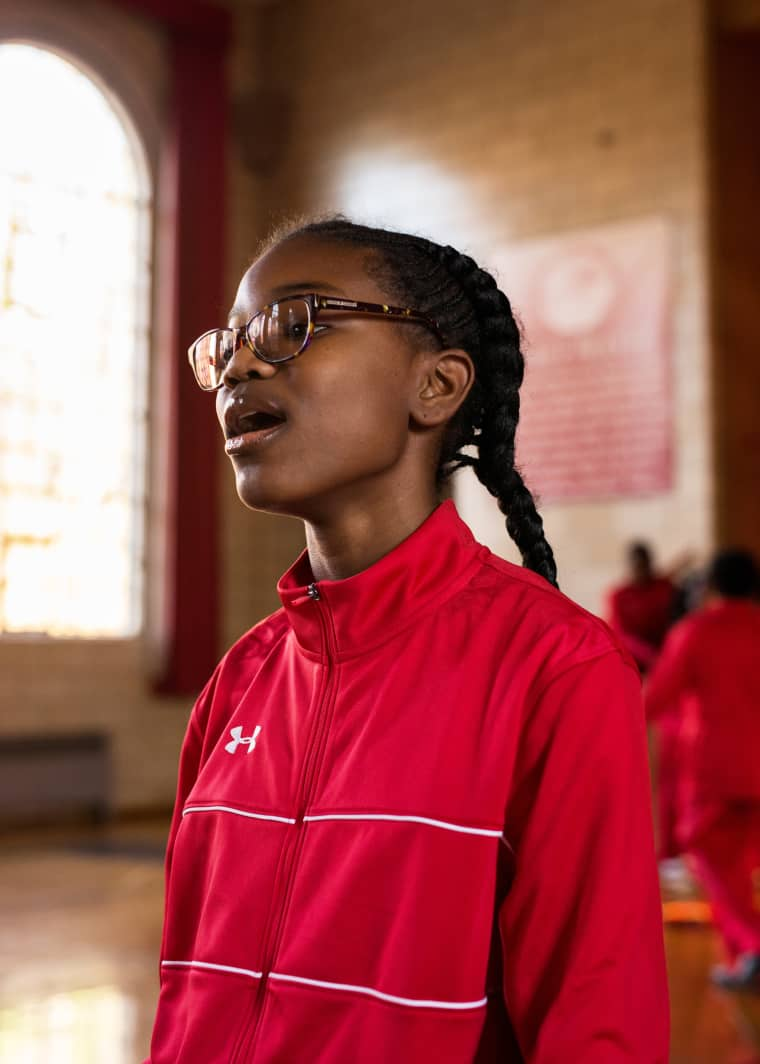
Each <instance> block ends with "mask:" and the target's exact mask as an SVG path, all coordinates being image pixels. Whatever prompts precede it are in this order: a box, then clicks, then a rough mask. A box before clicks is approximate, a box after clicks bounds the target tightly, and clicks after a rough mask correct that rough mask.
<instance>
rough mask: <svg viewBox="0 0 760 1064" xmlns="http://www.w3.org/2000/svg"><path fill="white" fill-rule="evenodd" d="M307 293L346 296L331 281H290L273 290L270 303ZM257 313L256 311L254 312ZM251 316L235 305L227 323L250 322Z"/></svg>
mask: <svg viewBox="0 0 760 1064" xmlns="http://www.w3.org/2000/svg"><path fill="white" fill-rule="evenodd" d="M306 292H334V293H335V295H338V296H345V292H344V291H343V289H342V288H338V286H337V285H334V284H330V282H329V281H290V282H288V283H287V284H280V285H277V286H276V287H275V288H273V289H272V290H271V299H270V300H269V302H272V303H273V302H274V301H275V300H277V299H283V298H284V297H285V296H291V295H301V294H303V293H306ZM254 313H256V311H254ZM250 317H251V315H250V313H249V312H248V309H247V308H246V307H242V306H240V305H239V304H237V303H236V304H235V305H234V306H233V307H231V308H230V309H229V311H228V312H227V321H229V320H230V318H243V319H244V320H246V321H247V320H248V318H250Z"/></svg>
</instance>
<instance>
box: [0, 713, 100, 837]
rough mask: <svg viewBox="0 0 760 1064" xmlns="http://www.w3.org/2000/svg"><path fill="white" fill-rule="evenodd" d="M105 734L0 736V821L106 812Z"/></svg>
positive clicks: (94, 816) (67, 817) (53, 819)
mask: <svg viewBox="0 0 760 1064" xmlns="http://www.w3.org/2000/svg"><path fill="white" fill-rule="evenodd" d="M110 791H111V771H110V750H109V742H108V736H107V735H105V734H103V733H101V732H68V733H65V734H60V735H45V736H40V735H5V736H0V824H4V825H6V826H7V825H11V824H12V825H16V824H24V823H55V822H56V821H63V820H71V819H72V818H73V817H74V816H77V815H78V816H81V815H82V814H86V815H87V816H88V818H89V819H91V820H92V821H94V822H98V823H100V822H102V821H104V820H106V819H107V818H108V816H109V813H110V808H111V802H110Z"/></svg>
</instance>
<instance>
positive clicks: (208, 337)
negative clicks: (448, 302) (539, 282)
mask: <svg viewBox="0 0 760 1064" xmlns="http://www.w3.org/2000/svg"><path fill="white" fill-rule="evenodd" d="M341 310H342V311H348V313H350V314H370V315H374V316H376V317H381V318H385V319H386V320H388V321H409V322H415V323H416V324H418V325H424V326H426V327H427V328H428V329H431V330H432V332H434V333H435V335H436V336H437V337H438V339H439V340H440V341H441V343H443V337H442V335H441V332H440V329H439V328H438V325H437V324H436V322H434V321H433V319H432V318H429V317H427V315H425V314H421V313H420V312H419V311H416V310H410V309H409V308H408V307H390V306H388V305H387V303H362V302H357V301H356V300H353V299H336V298H333V297H332V296H320V295H317V294H316V293H315V292H309V293H306V294H305V295H294V296H288V297H287V298H285V299H276V300H275V301H274V303H270V304H269V306H266V307H264V308H263V310H260V311H259V312H258V314H254V315H253V317H252V318H250V319H249V320H248V321H247V322H246V324H245V325H243V326H242V328H239V329H211V330H209V332H205V333H204V334H203V335H202V336H199V337H198V339H197V340H196V341H195V343H194V344H191V346H190V347H189V348H188V351H187V357H188V358H189V360H190V365H191V367H192V370H193V373H194V374H195V379H196V380H197V382H198V384H199V385H200V386H201V388H203V390H204V391H205V392H213V391H215V390H216V389H217V388H219V387H221V384H222V378H223V376H224V371H225V369H226V368H227V365H228V364H229V361H230V359H231V358H232V357H233V355H234V354H235V353H236V351H238V350H239V349H240V347H241V346H242V345H243V344H245V345H246V346H247V347H249V348H250V349H251V351H253V353H254V355H256V357H257V358H260V359H261V360H262V362H269V363H271V364H273V365H274V364H277V363H280V362H289V361H290V360H291V359H293V358H296V357H297V356H298V355H300V354H302V353H303V352H304V351H305V350H306V348H307V347H308V346H309V344H310V343H311V339H312V337H313V336H314V325H315V322H316V321H317V318H318V317H319V313H320V311H341Z"/></svg>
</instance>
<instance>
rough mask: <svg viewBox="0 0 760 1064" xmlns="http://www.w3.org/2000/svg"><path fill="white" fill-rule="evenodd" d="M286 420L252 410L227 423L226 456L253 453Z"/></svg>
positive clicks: (275, 433) (265, 412)
mask: <svg viewBox="0 0 760 1064" xmlns="http://www.w3.org/2000/svg"><path fill="white" fill-rule="evenodd" d="M285 422H286V419H285V418H284V417H280V416H279V415H277V414H272V413H270V412H268V411H264V410H252V411H251V412H250V413H248V414H241V415H240V416H239V417H235V418H234V419H233V420H232V423H230V422H228V423H227V429H226V433H227V442H226V444H225V446H224V449H225V451H226V452H227V454H228V455H233V454H247V453H249V452H250V453H253V452H254V451H255V450H256V449H258V447H259V446H261V445H262V444H264V443H266V441H267V440H269V439H270V438H271V437H272V436H276V435H277V433H278V431H279V430H280V429H281V428H282V427H283V426H284V425H285Z"/></svg>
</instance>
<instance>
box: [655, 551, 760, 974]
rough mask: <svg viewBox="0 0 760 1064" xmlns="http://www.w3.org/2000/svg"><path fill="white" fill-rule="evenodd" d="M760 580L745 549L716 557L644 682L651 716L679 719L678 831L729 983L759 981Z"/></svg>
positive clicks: (717, 969) (720, 967) (716, 971)
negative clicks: (702, 595) (702, 598)
mask: <svg viewBox="0 0 760 1064" xmlns="http://www.w3.org/2000/svg"><path fill="white" fill-rule="evenodd" d="M759 587H760V579H759V578H758V568H757V565H756V563H755V561H754V559H753V558H752V556H751V555H750V554H748V553H747V552H744V551H738V550H732V551H724V552H722V553H720V554H718V555H717V556H716V557H715V559H714V561H713V563H712V565H711V567H710V571H709V576H708V588H709V594H708V598H707V600H706V603H705V606H704V608H703V609H701V610H699V611H697V612H696V613H693V614H691V615H689V616H688V617H686V618H685V619H684V620H682V621H680V622H679V623H678V624H677V625H676V626H675V627H674V628H673V629H672V631H671V632H670V634H669V636H668V638H667V640H666V642H665V646H664V648H663V651H662V654H661V655H660V657H659V659H658V661H657V663H656V664H655V667H654V669H653V670H652V672H651V674H650V676H649V679H648V682H647V685H646V704H647V711H648V715H649V716H650V717H651V718H653V719H655V720H656V719H657V718H658V717H659V716H660V714H670V713H672V707H673V706H674V705H676V706H677V707H678V710H679V713H680V715H681V718H682V723H683V726H682V729H681V741H680V759H681V786H680V789H679V803H678V804H679V816H678V834H679V836H680V840H681V843H682V846H683V848H684V850H685V851H686V852H688V853H689V854H690V855H691V857H692V858H693V862H694V868H695V871H696V873H697V875H698V877H699V879H700V880H701V882H702V884H703V886H704V889H705V891H706V893H707V895H708V897H709V899H710V902H711V904H712V908H713V913H714V918H715V923H716V926H717V928H718V930H719V932H720V934H721V937H722V941H723V945H724V947H725V952H726V955H727V963H726V964H720V965H717V966H716V967H715V968H714V969H713V972H712V976H713V979H714V981H715V982H716V983H718V984H719V985H721V986H723V987H725V988H728V989H731V988H742V987H745V986H752V985H755V986H760V911H758V909H757V907H756V906H755V905H754V899H753V882H752V877H753V871H754V870H755V869H757V868H758V867H760V669H759V668H758V662H760V604H759V603H758V602H757V594H758V588H759Z"/></svg>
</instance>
